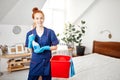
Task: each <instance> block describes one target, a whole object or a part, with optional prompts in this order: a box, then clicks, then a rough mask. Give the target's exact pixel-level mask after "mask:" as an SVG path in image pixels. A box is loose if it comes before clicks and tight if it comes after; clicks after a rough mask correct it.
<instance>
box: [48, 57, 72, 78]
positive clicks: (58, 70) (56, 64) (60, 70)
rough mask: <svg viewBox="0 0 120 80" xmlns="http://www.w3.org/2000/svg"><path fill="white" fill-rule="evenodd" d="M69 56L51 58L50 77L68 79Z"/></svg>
mask: <svg viewBox="0 0 120 80" xmlns="http://www.w3.org/2000/svg"><path fill="white" fill-rule="evenodd" d="M70 58H71V57H70V56H66V55H55V56H53V57H52V58H51V60H50V62H51V75H52V77H59V78H68V77H69V71H70Z"/></svg>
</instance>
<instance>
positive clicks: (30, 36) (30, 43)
mask: <svg viewBox="0 0 120 80" xmlns="http://www.w3.org/2000/svg"><path fill="white" fill-rule="evenodd" d="M34 40H35V35H34V34H31V35H29V37H28V48H32V41H34Z"/></svg>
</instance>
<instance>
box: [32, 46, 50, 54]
mask: <svg viewBox="0 0 120 80" xmlns="http://www.w3.org/2000/svg"><path fill="white" fill-rule="evenodd" d="M45 50H50V46H44V47H41V48H40V49H38V47H37V48H36V49H34V52H35V53H42V52H44V51H45Z"/></svg>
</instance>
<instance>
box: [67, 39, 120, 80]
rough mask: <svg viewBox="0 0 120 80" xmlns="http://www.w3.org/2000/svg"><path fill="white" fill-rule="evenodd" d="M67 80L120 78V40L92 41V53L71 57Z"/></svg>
mask: <svg viewBox="0 0 120 80" xmlns="http://www.w3.org/2000/svg"><path fill="white" fill-rule="evenodd" d="M73 63H74V68H75V73H76V74H75V75H74V76H73V77H71V78H69V79H68V80H120V42H112V41H111V42H107V41H106V42H103V41H93V53H92V54H89V55H85V56H79V57H74V58H73Z"/></svg>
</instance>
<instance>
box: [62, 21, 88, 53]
mask: <svg viewBox="0 0 120 80" xmlns="http://www.w3.org/2000/svg"><path fill="white" fill-rule="evenodd" d="M81 24H82V25H81V26H80V25H74V24H71V23H68V24H65V31H64V33H63V34H64V36H63V38H62V39H61V40H63V41H64V42H65V43H66V44H67V46H68V48H73V47H74V44H77V46H76V50H77V55H83V54H84V50H85V47H84V46H82V45H81V44H82V37H83V36H84V34H85V29H86V26H85V21H83V20H81Z"/></svg>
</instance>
